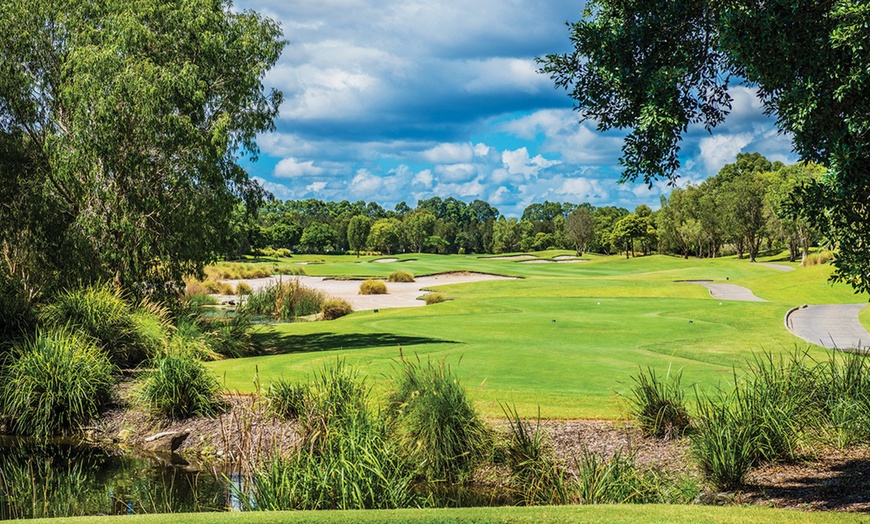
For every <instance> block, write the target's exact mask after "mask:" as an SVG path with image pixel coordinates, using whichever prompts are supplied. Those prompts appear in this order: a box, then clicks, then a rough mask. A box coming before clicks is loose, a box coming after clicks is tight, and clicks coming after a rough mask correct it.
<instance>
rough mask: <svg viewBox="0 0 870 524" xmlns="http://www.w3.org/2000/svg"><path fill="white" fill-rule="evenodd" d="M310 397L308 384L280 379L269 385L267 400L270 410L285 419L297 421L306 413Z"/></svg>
mask: <svg viewBox="0 0 870 524" xmlns="http://www.w3.org/2000/svg"><path fill="white" fill-rule="evenodd" d="M308 396H309V387H308V384H305V383H300V382H289V381H287V380H284V379H279V380H276V381H274V382H272V383H271V384H269V391H268V392H266V400H268V402H269V410H270V411H271V412H272V413H274V414H275V415H276V416H278V417H280V418H283V419H297V418H299V417H300V416H301V415H302V414H303V413H304V411H305V404H306V401H307V399H308Z"/></svg>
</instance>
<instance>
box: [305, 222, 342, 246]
mask: <svg viewBox="0 0 870 524" xmlns="http://www.w3.org/2000/svg"><path fill="white" fill-rule="evenodd" d="M299 245H300V247H302V249H303V250H304V251H305V252H306V253H328V252H330V251H332V250H333V249H334V245H335V230H334V229H332V227H330V226H329V224H323V223H320V222H315V223H313V224H311V225H310V226H308V227H306V228H305V231H303V232H302V238H300V239H299Z"/></svg>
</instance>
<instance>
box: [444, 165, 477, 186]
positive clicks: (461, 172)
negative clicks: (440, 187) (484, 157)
mask: <svg viewBox="0 0 870 524" xmlns="http://www.w3.org/2000/svg"><path fill="white" fill-rule="evenodd" d="M435 173H436V174H437V175H438V179H439V180H444V181H446V182H468V181H469V180H471V179H473V178H475V177H476V176H477V168H476V167H475V166H474V165H472V164H450V165H446V166H437V167H436V168H435Z"/></svg>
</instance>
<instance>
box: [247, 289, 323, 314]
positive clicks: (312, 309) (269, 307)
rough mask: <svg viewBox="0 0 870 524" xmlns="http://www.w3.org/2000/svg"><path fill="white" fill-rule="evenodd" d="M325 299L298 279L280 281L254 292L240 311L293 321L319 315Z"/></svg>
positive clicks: (320, 293)
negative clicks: (302, 317) (301, 317)
mask: <svg viewBox="0 0 870 524" xmlns="http://www.w3.org/2000/svg"><path fill="white" fill-rule="evenodd" d="M325 299H326V296H325V295H324V293H323V292H321V291H318V290H316V289H312V288H310V287H308V286H305V285H303V284H302V283H301V282H300V281H299V280H298V279H291V280H286V281H285V280H278V281H277V282H275V283H274V284H272V285H270V286H268V287H266V288H264V289H260V290H257V291H254V292H252V293H251V294H250V295H249V296H248V299H247V300H246V301H245V305H244V307H242V308H239V309H244V310H245V311H248V312H250V313H252V314H254V315H267V316H271V317H273V318H276V319H278V320H292V319H294V318H296V317H300V316H305V315H314V314H316V313H319V312H320V308H321V305H322V304H323V301H324V300H325Z"/></svg>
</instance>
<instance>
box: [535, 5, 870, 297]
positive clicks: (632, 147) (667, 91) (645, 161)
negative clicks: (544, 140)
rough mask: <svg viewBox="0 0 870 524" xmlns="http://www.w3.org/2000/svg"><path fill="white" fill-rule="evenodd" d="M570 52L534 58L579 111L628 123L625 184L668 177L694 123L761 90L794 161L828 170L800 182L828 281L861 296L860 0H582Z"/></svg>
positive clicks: (869, 213) (869, 24) (867, 227)
mask: <svg viewBox="0 0 870 524" xmlns="http://www.w3.org/2000/svg"><path fill="white" fill-rule="evenodd" d="M571 41H572V43H573V45H574V51H573V52H572V53H569V54H561V55H558V54H554V55H549V56H547V57H545V58H544V59H541V61H540V63H541V66H542V67H541V70H542V71H543V72H545V73H547V74H549V75H550V76H551V78H553V80H554V81H555V83H556V85H557V86H561V87H563V88H566V89H567V90H569V91H570V95H571V97H572V98H573V99H574V100H575V102H576V109H577V110H578V111H579V112H580V114H581V116H582V118H584V119H592V120H594V121H596V122H597V124H598V128H599V129H601V130H607V129H611V128H619V129H629V130H630V132H629V134H628V136H627V137H626V139H625V143H624V145H623V157H622V158H621V160H620V163H621V165H622V166H623V168H624V173H623V179H624V180H635V179H637V178H639V177H640V178H642V179H643V180H644V181H645V182H647V183H651V182H652V181H654V180H655V179H659V178H664V179H668V180H671V181H672V180H673V179H674V178H675V177H676V176H677V175H676V172H677V168H678V167H679V159H678V152H679V147H680V146H679V144H680V141H681V139H682V137H683V135H684V134H685V133H686V132H687V130H688V128H689V126H691V125H701V126H704V127H705V128H707V129H708V130H709V129H712V128H713V127H715V126H716V125H718V124H720V123H721V122H723V120H724V118H725V116H726V115H727V113H728V112H729V110H730V109H731V101H732V99H731V97H730V95H729V94H728V89H729V86H730V84H731V81H732V79H734V80H738V81H742V82H745V83H746V84H748V85H750V86H754V87H756V88H757V89H758V95H759V97H760V99H761V101H762V103H763V105H764V109H765V111H766V112H768V113H769V114H772V115H775V116H776V118H777V124H778V126H779V128H780V129H781V130H782V131H784V132H787V133H789V135H790V136H791V137H792V139H793V144H794V148H795V150H796V151H797V152H798V153H799V154H800V156H801V158H802V160H806V161H813V162H816V163H820V164H823V165H826V166H828V167H829V171H828V173H827V174H826V175H825V177H823V178H822V179H820V180H811V181H808V182H807V183H806V184H804V185H802V186H801V187H800V188H798V190H797V192H796V193H797V195H798V196H797V198H798V199H799V200H800V201H801V203H802V213H803V214H804V216H805V217H806V218H807V219H810V220H812V221H814V223H815V224H816V225H817V226H818V227H820V228H821V229H823V230H824V231H825V232H826V234H827V236H828V237H829V238H830V239H831V240H833V241H835V242H836V244H837V247H838V252H837V259H836V261H835V264H836V265H837V272H836V273H835V275H834V278H836V279H839V280H843V281H846V282H849V283H850V284H851V285H852V286H853V287H854V288H855V289H856V290H859V291H870V249H868V246H870V149H868V147H867V144H868V139H870V96H868V94H870V75H868V74H867V71H868V70H870V52H868V49H870V46H868V45H867V43H868V42H870V4H867V3H866V2H858V1H854V0H837V1H833V0H832V1H826V2H794V1H791V0H770V1H769V0H763V1H762V0H715V1H714V0H701V1H698V0H628V1H626V0H590V1H589V2H588V3H587V6H586V8H585V12H584V17H583V19H582V20H580V21H578V22H576V23H574V24H572V25H571Z"/></svg>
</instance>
